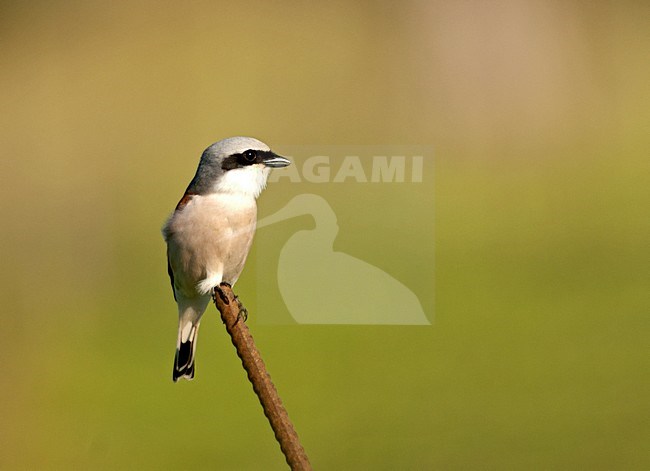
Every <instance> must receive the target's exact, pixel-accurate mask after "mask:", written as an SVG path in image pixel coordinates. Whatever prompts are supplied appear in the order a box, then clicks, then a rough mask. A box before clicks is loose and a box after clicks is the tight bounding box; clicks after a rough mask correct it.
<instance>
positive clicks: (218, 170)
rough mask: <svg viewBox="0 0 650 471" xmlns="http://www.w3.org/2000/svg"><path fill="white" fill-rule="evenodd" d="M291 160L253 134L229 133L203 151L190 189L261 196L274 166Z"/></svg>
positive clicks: (202, 193)
mask: <svg viewBox="0 0 650 471" xmlns="http://www.w3.org/2000/svg"><path fill="white" fill-rule="evenodd" d="M290 163H291V162H290V161H289V160H288V159H285V158H284V157H281V156H279V155H276V154H274V153H273V152H271V149H270V148H269V146H267V145H266V144H264V143H263V142H261V141H258V140H257V139H253V138H252V137H229V138H228V139H224V140H222V141H219V142H215V143H214V144H212V145H211V146H210V147H208V148H207V149H205V151H203V155H202V156H201V161H200V162H199V168H198V169H197V170H196V175H194V178H193V179H192V182H191V183H190V186H189V187H188V188H187V191H186V193H191V194H199V195H206V194H210V193H237V194H241V195H242V196H252V197H254V198H257V197H258V196H259V194H260V193H261V191H262V190H263V189H264V187H265V186H266V179H267V178H268V176H269V173H270V172H271V168H278V167H286V166H287V165H289V164H290Z"/></svg>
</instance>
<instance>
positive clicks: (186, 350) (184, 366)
mask: <svg viewBox="0 0 650 471" xmlns="http://www.w3.org/2000/svg"><path fill="white" fill-rule="evenodd" d="M183 327H185V329H184V328H183ZM187 327H189V331H187ZM198 328H199V325H198V324H196V325H195V324H190V325H186V326H183V325H182V324H181V326H180V328H179V330H178V346H177V347H176V356H175V357H174V374H173V379H174V382H176V381H178V378H185V379H188V380H190V379H193V378H194V352H195V350H196V334H197V332H198Z"/></svg>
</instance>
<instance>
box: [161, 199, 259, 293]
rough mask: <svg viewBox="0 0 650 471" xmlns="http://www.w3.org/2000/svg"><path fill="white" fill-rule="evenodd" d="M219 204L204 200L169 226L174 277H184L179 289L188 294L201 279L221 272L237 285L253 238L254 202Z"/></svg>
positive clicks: (223, 277)
mask: <svg viewBox="0 0 650 471" xmlns="http://www.w3.org/2000/svg"><path fill="white" fill-rule="evenodd" d="M201 203H202V204H201ZM217 203H219V202H218V201H204V202H200V203H199V204H197V205H195V206H190V207H188V208H186V209H185V210H183V211H182V212H181V213H180V214H179V215H178V220H177V221H173V222H172V224H171V225H170V233H171V237H170V238H169V240H168V243H169V251H170V259H171V263H172V269H173V270H174V275H175V277H177V278H181V279H179V280H178V284H179V288H182V290H183V291H184V292H187V294H188V295H190V294H191V293H192V292H195V289H196V285H197V284H198V283H199V282H200V281H202V280H204V279H206V278H207V277H210V276H214V275H216V274H219V273H220V274H221V275H222V276H221V279H222V281H227V282H229V283H231V284H234V282H236V281H237V278H239V275H240V274H241V271H242V269H243V267H244V262H245V261H246V257H247V255H248V251H249V250H250V246H251V243H252V241H253V234H254V232H255V223H256V216H257V211H256V207H255V203H254V202H253V204H252V206H248V207H246V206H244V207H242V205H241V204H240V205H238V206H237V205H228V204H227V202H221V204H217ZM179 272H180V273H179ZM179 274H180V277H179V276H178V275H179Z"/></svg>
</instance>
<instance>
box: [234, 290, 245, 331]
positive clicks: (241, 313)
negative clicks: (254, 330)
mask: <svg viewBox="0 0 650 471" xmlns="http://www.w3.org/2000/svg"><path fill="white" fill-rule="evenodd" d="M235 301H237V307H238V308H239V313H238V314H237V320H236V321H235V324H237V322H239V319H242V320H243V321H244V322H246V321H247V320H248V309H246V308H245V307H244V305H243V304H242V302H241V301H240V300H239V296H237V295H235Z"/></svg>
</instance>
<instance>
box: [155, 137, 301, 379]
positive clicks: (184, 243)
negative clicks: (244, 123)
mask: <svg viewBox="0 0 650 471" xmlns="http://www.w3.org/2000/svg"><path fill="white" fill-rule="evenodd" d="M290 163H291V161H290V160H289V159H287V158H285V157H282V156H280V155H277V154H275V153H274V152H272V151H271V149H270V147H269V146H268V145H266V144H264V143H263V142H261V141H259V140H257V139H255V138H252V137H241V136H239V137H230V138H227V139H223V140H221V141H218V142H215V143H214V144H212V145H210V146H209V147H208V148H207V149H205V151H203V154H202V155H201V159H200V161H199V165H198V168H197V170H196V174H195V175H194V178H193V179H192V181H191V182H190V184H189V185H188V187H187V189H186V190H185V193H184V194H183V197H182V198H181V199H180V201H179V202H178V204H177V205H176V208H175V210H174V211H173V212H172V214H171V215H170V216H169V218H168V219H167V221H166V222H165V224H164V226H163V228H162V235H163V238H164V240H165V242H166V244H167V272H168V274H169V278H170V281H171V285H172V291H173V294H174V299H175V300H176V303H177V304H178V338H177V341H176V354H175V356H174V369H173V376H172V379H173V381H174V382H177V381H178V380H179V379H180V378H184V379H187V380H191V379H193V378H194V373H195V362H194V355H195V352H196V341H197V335H198V331H199V325H200V322H201V316H202V315H203V313H204V312H205V310H206V308H207V306H208V303H209V302H210V299H211V296H212V293H213V290H214V288H215V287H217V286H219V285H220V284H222V283H227V284H228V285H230V286H234V285H235V283H236V282H237V279H238V278H239V276H240V275H241V273H242V270H243V269H244V264H245V262H246V257H247V256H248V252H249V250H250V248H251V244H252V242H253V235H254V233H255V226H256V222H257V203H256V200H257V197H258V196H259V195H260V193H261V192H262V190H263V189H264V188H265V187H266V182H267V178H268V176H269V174H270V172H271V169H273V168H279V167H286V166H288V165H289V164H290Z"/></svg>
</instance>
